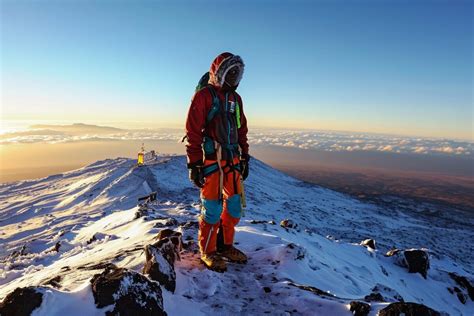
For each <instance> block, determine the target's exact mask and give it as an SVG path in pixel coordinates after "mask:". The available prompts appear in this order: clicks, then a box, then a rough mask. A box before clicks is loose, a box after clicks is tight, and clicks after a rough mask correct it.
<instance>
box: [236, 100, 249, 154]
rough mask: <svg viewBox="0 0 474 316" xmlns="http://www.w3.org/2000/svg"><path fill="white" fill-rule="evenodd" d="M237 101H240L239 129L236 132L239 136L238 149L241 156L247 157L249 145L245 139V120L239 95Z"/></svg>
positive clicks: (246, 130) (246, 129)
mask: <svg viewBox="0 0 474 316" xmlns="http://www.w3.org/2000/svg"><path fill="white" fill-rule="evenodd" d="M239 101H240V128H239V131H238V135H239V146H240V149H241V150H242V154H244V155H248V153H249V143H248V139H247V132H248V128H247V118H246V117H245V113H244V107H243V102H242V98H241V97H240V95H239Z"/></svg>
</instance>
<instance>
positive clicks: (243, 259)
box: [218, 245, 247, 263]
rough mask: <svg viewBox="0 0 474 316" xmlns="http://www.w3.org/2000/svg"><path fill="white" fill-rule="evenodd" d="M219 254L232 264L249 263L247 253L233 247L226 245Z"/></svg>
mask: <svg viewBox="0 0 474 316" xmlns="http://www.w3.org/2000/svg"><path fill="white" fill-rule="evenodd" d="M218 254H219V255H221V256H222V257H224V258H227V259H228V260H229V261H231V262H237V263H247V256H246V255H245V253H243V252H242V251H240V250H239V249H237V248H235V247H234V246H233V245H225V246H224V247H223V248H222V249H219V250H218Z"/></svg>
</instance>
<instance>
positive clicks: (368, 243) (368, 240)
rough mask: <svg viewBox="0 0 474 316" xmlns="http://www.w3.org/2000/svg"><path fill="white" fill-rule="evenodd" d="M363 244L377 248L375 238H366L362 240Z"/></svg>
mask: <svg viewBox="0 0 474 316" xmlns="http://www.w3.org/2000/svg"><path fill="white" fill-rule="evenodd" d="M360 244H361V245H362V246H366V247H368V248H372V249H374V250H375V240H373V239H366V240H363V241H361V242H360Z"/></svg>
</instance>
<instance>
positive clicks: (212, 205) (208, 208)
mask: <svg viewBox="0 0 474 316" xmlns="http://www.w3.org/2000/svg"><path fill="white" fill-rule="evenodd" d="M201 201H202V214H203V215H204V221H205V222H206V223H208V224H216V223H217V222H218V221H219V219H220V218H221V213H222V203H221V202H220V201H219V200H206V199H201Z"/></svg>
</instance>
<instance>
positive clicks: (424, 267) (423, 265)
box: [385, 249, 430, 279]
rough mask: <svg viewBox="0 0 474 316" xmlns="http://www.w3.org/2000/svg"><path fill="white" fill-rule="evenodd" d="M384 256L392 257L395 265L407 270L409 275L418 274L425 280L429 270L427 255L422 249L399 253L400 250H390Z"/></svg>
mask: <svg viewBox="0 0 474 316" xmlns="http://www.w3.org/2000/svg"><path fill="white" fill-rule="evenodd" d="M385 256H387V257H393V258H394V260H395V264H397V265H399V266H401V267H405V268H408V272H410V273H420V274H421V275H422V276H423V277H424V278H425V279H426V277H427V275H428V269H429V268H430V261H429V256H428V253H427V252H426V251H425V250H422V249H408V250H404V251H401V250H400V249H392V250H390V251H388V252H387V253H386V254H385Z"/></svg>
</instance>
